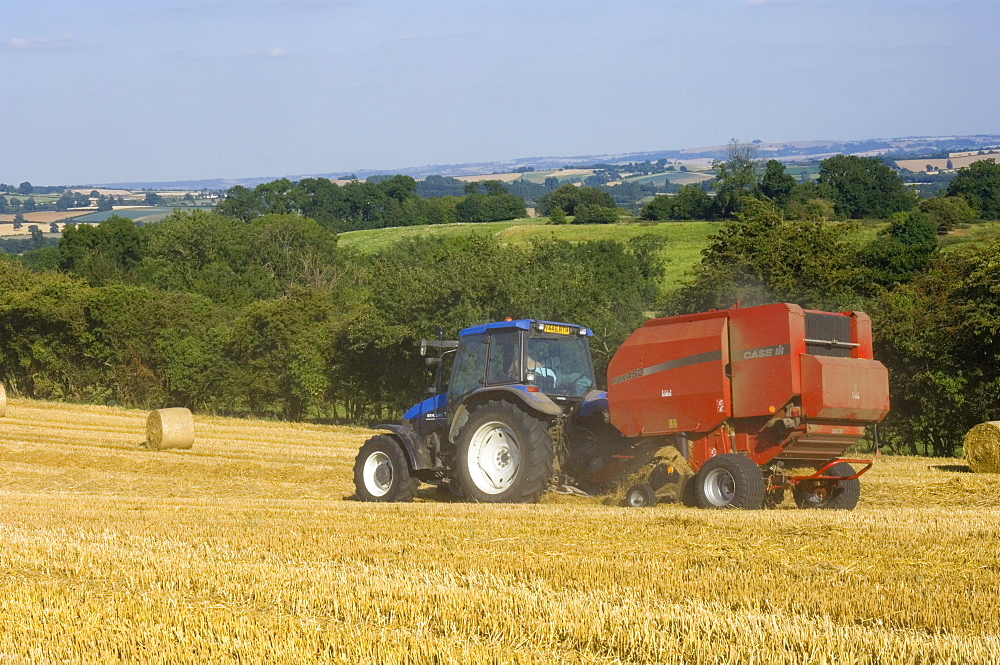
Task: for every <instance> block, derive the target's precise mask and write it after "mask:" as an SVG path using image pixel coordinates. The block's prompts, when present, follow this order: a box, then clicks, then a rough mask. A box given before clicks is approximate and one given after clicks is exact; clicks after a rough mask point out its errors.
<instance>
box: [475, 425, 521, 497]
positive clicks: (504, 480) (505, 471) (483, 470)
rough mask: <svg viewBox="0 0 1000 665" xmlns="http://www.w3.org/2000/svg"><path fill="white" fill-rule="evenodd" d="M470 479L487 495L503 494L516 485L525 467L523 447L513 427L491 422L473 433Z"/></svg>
mask: <svg viewBox="0 0 1000 665" xmlns="http://www.w3.org/2000/svg"><path fill="white" fill-rule="evenodd" d="M466 462H467V465H468V469H469V478H470V479H471V480H472V482H473V483H474V484H475V486H476V487H477V488H478V489H479V490H481V491H483V492H485V493H487V494H500V493H501V492H503V491H505V490H507V489H509V488H510V487H511V485H513V484H514V479H515V478H516V477H517V470H518V469H519V468H520V467H521V447H520V446H519V445H518V443H517V437H515V436H514V432H512V431H511V429H510V428H509V427H507V426H506V425H504V424H503V423H500V422H488V423H486V424H484V425H482V426H481V427H480V428H479V429H477V430H476V431H475V433H474V434H473V435H472V439H471V440H470V441H469V456H468V459H467V460H466Z"/></svg>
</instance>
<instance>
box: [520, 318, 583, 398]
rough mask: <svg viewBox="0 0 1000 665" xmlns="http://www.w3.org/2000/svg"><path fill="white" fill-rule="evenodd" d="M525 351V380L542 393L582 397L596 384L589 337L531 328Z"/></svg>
mask: <svg viewBox="0 0 1000 665" xmlns="http://www.w3.org/2000/svg"><path fill="white" fill-rule="evenodd" d="M524 352H525V353H524V355H525V358H524V364H525V380H526V381H527V382H528V383H529V384H531V385H535V386H538V387H539V388H541V389H542V392H544V393H546V394H548V395H565V396H567V397H583V396H584V395H585V394H587V391H588V390H590V389H591V388H593V387H594V369H593V367H592V366H591V363H590V347H589V346H588V345H587V338H586V337H579V336H577V335H558V334H551V333H540V332H535V331H532V332H530V333H528V338H527V340H526V341H525V349H524Z"/></svg>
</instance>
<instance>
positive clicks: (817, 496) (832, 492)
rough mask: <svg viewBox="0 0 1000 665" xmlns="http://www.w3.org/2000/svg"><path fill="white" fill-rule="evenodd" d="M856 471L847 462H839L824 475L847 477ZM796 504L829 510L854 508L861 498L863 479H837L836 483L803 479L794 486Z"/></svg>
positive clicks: (802, 506) (793, 494)
mask: <svg viewBox="0 0 1000 665" xmlns="http://www.w3.org/2000/svg"><path fill="white" fill-rule="evenodd" d="M855 473H856V472H855V471H854V467H852V466H851V465H850V464H848V463H847V462H838V463H837V464H834V465H833V466H831V467H830V468H829V469H827V470H826V472H825V473H824V475H827V476H838V477H840V478H847V477H849V476H853V475H854V474H855ZM792 496H793V497H794V498H795V505H797V506H798V507H799V508H825V509H827V510H854V508H855V507H856V506H857V505H858V499H860V498H861V481H860V480H858V479H857V478H851V479H850V480H840V481H837V484H836V485H832V486H831V485H830V483H829V482H826V481H822V480H803V481H801V482H799V483H798V484H797V485H796V486H795V487H794V488H792Z"/></svg>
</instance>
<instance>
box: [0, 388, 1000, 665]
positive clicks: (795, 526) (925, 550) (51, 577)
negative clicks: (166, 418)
mask: <svg viewBox="0 0 1000 665" xmlns="http://www.w3.org/2000/svg"><path fill="white" fill-rule="evenodd" d="M145 416H146V412H144V411H143V412H140V411H127V410H121V409H113V408H105V407H96V406H74V405H66V404H56V403H46V402H32V401H26V400H12V401H11V403H10V406H9V408H8V415H7V417H5V418H4V419H2V420H0V478H2V484H0V487H2V490H0V491H2V495H3V504H4V512H3V518H2V520H0V558H2V561H3V570H4V572H5V575H4V576H3V578H2V581H0V584H2V585H3V587H4V588H3V592H2V594H0V598H2V600H0V657H2V659H3V660H4V662H15V663H17V662H25V663H27V662H32V663H34V662H54V661H62V660H69V661H73V662H79V661H90V662H135V661H137V660H155V661H159V662H212V661H227V662H231V661H234V660H236V661H250V662H262V661H266V662H316V661H322V662H344V663H363V662H380V663H381V662H442V663H449V662H462V663H466V662H524V663H530V662H545V663H549V662H567V663H574V662H581V663H583V662H586V663H592V662H607V663H622V662H658V663H681V662H685V663H697V662H706V663H707V662H759V663H764V662H767V663H771V662H775V663H801V662H816V663H820V662H867V663H882V662H893V663H918V662H921V663H922V662H953V663H969V662H995V660H996V653H997V648H998V647H1000V639H998V637H997V634H998V632H1000V608H998V606H997V603H996V588H997V587H998V585H1000V565H998V564H997V552H998V550H1000V526H998V518H1000V476H997V475H973V474H968V473H961V472H958V471H956V470H954V465H955V464H956V462H955V460H950V459H926V458H907V459H903V458H888V459H885V460H883V461H881V462H879V463H878V464H876V466H875V468H874V469H873V470H872V471H871V472H870V473H869V474H868V475H867V476H865V477H864V478H863V482H862V486H863V491H862V499H861V504H860V505H859V507H858V509H857V510H856V511H854V512H852V513H834V512H825V511H802V510H797V509H795V508H794V506H793V505H791V504H790V500H789V502H786V503H785V504H783V505H782V506H780V507H779V508H778V509H776V510H768V511H760V512H754V513H747V512H709V511H702V510H697V509H693V508H685V507H679V506H670V505H661V506H657V507H654V508H651V509H626V508H619V507H615V506H610V505H605V504H604V503H603V502H602V501H601V500H600V499H597V498H590V499H588V498H577V497H565V496H562V495H546V496H545V497H544V500H543V503H542V504H540V505H534V506H490V505H470V504H464V503H457V502H454V501H452V500H449V499H448V498H446V497H442V496H440V495H439V494H437V492H436V491H435V490H434V489H433V488H430V489H427V490H425V491H423V492H422V494H421V497H420V498H419V499H418V501H417V502H415V503H413V504H389V505H375V504H365V503H359V502H356V501H349V500H345V499H346V498H347V497H349V495H350V494H351V493H352V491H353V487H352V484H351V472H350V469H351V464H352V461H353V456H354V454H355V452H356V450H357V448H358V446H359V445H360V443H361V442H362V441H363V440H364V439H365V438H366V437H367V436H368V434H369V433H368V432H367V431H366V430H363V429H358V428H348V427H323V426H318V425H305V424H289V423H275V422H261V421H244V420H232V419H225V418H216V417H205V416H197V417H196V428H197V442H196V443H195V447H194V449H192V450H190V451H167V452H151V451H147V450H144V449H141V448H140V447H139V446H138V444H139V443H140V442H141V441H142V439H143V438H144V431H145V430H144V423H145Z"/></svg>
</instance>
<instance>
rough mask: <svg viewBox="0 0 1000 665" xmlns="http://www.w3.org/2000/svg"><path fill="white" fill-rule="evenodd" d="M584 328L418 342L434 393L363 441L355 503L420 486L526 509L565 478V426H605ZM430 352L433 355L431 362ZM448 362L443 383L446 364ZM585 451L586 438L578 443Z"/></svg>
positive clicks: (398, 495) (475, 332)
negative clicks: (431, 371)
mask: <svg viewBox="0 0 1000 665" xmlns="http://www.w3.org/2000/svg"><path fill="white" fill-rule="evenodd" d="M592 335H593V333H592V332H591V331H590V330H589V329H588V328H585V327H583V326H578V325H573V324H567V323H555V322H551V321H538V320H534V319H518V320H507V321H498V322H496V323H487V324H484V325H477V326H473V327H471V328H466V329H464V330H462V331H461V332H460V333H459V339H458V340H457V341H451V340H444V339H443V336H441V335H439V338H438V339H437V340H424V341H423V342H421V347H420V352H421V355H422V356H424V357H425V358H426V362H427V364H428V366H430V367H434V368H436V372H435V381H434V383H435V385H434V386H433V387H432V388H430V389H429V391H430V392H432V393H433V395H434V396H433V397H430V398H428V399H426V400H424V401H423V402H420V403H419V404H417V405H415V406H413V407H412V408H410V409H409V410H408V411H407V412H406V413H405V414H404V415H403V423H402V424H399V425H380V426H378V427H377V429H381V430H385V432H384V433H382V434H378V435H376V436H373V437H372V438H370V439H368V441H366V442H365V444H364V445H363V446H362V447H361V450H360V452H359V453H358V456H357V458H356V460H355V464H354V484H355V487H356V488H357V496H358V497H359V498H360V499H362V500H365V501H410V500H412V499H413V497H414V494H415V493H416V490H417V487H418V485H419V484H420V483H421V482H425V483H431V484H435V485H439V486H443V487H448V488H449V489H450V490H451V491H452V492H454V493H456V494H458V495H460V496H463V497H465V498H466V499H467V500H470V501H476V502H484V503H532V502H535V501H538V499H539V497H540V496H541V495H542V493H543V492H544V491H545V490H546V489H547V488H549V486H550V484H552V483H553V482H555V481H556V479H557V478H558V476H559V475H560V474H561V473H565V472H567V471H568V470H569V469H567V468H566V467H567V465H569V464H571V463H572V460H573V459H575V460H587V459H588V458H589V457H592V456H591V455H587V454H574V455H569V454H568V452H567V449H568V444H567V439H568V437H567V432H568V430H569V429H570V427H571V426H572V427H575V428H576V429H577V430H578V431H580V432H584V431H586V430H585V429H584V427H583V426H585V425H586V424H587V423H588V422H589V421H593V422H592V427H591V429H595V428H601V427H602V426H603V427H605V428H607V427H608V426H607V425H606V424H605V423H606V419H605V416H606V414H607V399H606V395H605V393H604V392H602V391H599V390H596V389H595V381H594V369H593V364H592V362H591V357H590V347H589V345H588V340H589V338H590V337H591V336H592ZM428 352H433V353H432V354H431V355H429V353H428ZM451 355H453V356H454V357H453V362H452V363H451V364H452V366H451V373H450V380H449V381H448V383H447V386H445V385H444V374H445V366H446V362H445V361H446V360H447V359H448V356H451ZM575 438H576V440H577V441H578V442H580V443H579V445H582V446H584V447H586V445H587V444H588V441H590V439H591V438H592V437H590V436H586V435H585V436H579V435H578V436H576V437H575Z"/></svg>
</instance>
